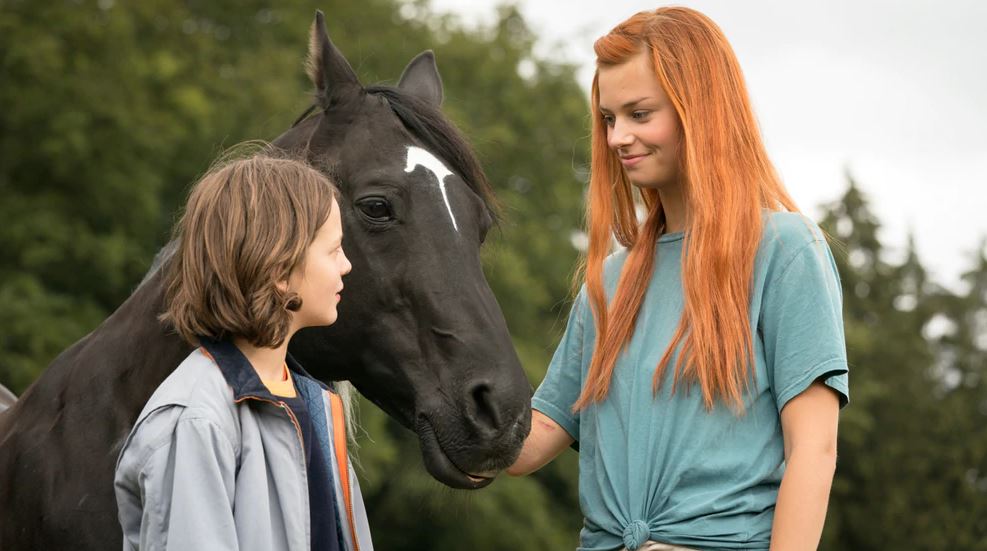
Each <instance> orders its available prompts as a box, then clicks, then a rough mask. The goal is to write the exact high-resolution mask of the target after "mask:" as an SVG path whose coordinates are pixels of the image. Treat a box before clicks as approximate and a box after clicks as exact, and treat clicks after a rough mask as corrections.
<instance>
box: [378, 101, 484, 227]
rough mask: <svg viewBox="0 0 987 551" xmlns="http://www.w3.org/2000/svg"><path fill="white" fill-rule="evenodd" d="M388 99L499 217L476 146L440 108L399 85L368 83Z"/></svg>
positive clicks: (412, 129)
mask: <svg viewBox="0 0 987 551" xmlns="http://www.w3.org/2000/svg"><path fill="white" fill-rule="evenodd" d="M364 91H365V92H366V93H368V94H373V95H375V96H378V97H380V98H383V99H384V100H385V101H387V104H388V105H389V106H390V107H391V110H392V111H393V112H394V114H395V115H397V117H398V119H400V120H401V122H402V123H403V124H404V126H405V128H407V129H408V131H409V132H411V134H412V135H413V136H415V137H416V138H418V139H419V140H421V141H422V143H423V144H424V145H425V147H426V149H428V150H430V151H431V152H432V153H433V154H435V155H436V156H438V157H439V158H440V159H442V160H444V161H445V162H447V163H449V164H450V165H451V166H452V169H453V171H454V172H455V173H457V174H459V175H460V176H461V177H462V178H463V179H464V180H465V181H466V185H467V186H469V188H470V189H471V190H472V191H473V193H475V194H476V195H477V196H478V197H480V199H482V200H483V204H484V206H485V207H486V209H487V212H488V213H489V214H490V216H491V218H493V219H494V220H498V219H499V210H500V209H499V206H498V205H497V202H496V200H495V199H494V194H493V189H492V188H491V187H490V181H489V180H487V176H486V174H484V172H483V168H481V166H480V161H479V159H478V158H477V156H476V152H475V151H474V150H473V146H472V145H471V144H470V143H469V141H468V140H467V139H466V138H465V137H464V136H463V134H462V133H461V132H460V131H459V129H457V128H456V127H455V126H453V125H452V123H450V122H449V119H447V118H446V116H445V114H443V113H442V111H441V110H439V109H438V107H434V106H432V105H431V104H429V103H427V102H425V101H423V100H421V99H418V97H416V96H414V95H412V94H409V93H408V92H406V91H404V90H402V89H401V88H398V87H396V86H368V87H367V88H365V89H364Z"/></svg>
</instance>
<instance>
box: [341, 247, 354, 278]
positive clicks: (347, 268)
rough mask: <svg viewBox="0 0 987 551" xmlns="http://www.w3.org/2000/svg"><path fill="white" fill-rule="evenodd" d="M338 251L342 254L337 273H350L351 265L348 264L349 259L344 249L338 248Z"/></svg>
mask: <svg viewBox="0 0 987 551" xmlns="http://www.w3.org/2000/svg"><path fill="white" fill-rule="evenodd" d="M339 252H340V253H342V256H343V266H342V269H340V270H339V273H340V274H341V275H346V274H348V273H350V270H352V269H353V265H352V264H350V259H349V258H347V257H346V251H343V250H342V249H340V251H339Z"/></svg>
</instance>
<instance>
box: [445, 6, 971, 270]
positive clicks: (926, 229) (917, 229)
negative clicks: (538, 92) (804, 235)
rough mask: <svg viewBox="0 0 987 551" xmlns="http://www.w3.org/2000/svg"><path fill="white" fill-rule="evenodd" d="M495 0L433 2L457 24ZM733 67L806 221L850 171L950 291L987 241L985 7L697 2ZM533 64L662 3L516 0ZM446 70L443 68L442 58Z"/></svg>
mask: <svg viewBox="0 0 987 551" xmlns="http://www.w3.org/2000/svg"><path fill="white" fill-rule="evenodd" d="M499 3H500V2H498V1H497V0H432V5H433V7H434V8H435V9H436V10H437V11H440V12H453V13H456V14H458V15H460V16H461V17H462V18H463V20H464V22H465V23H466V24H468V25H469V24H473V25H475V24H478V23H483V22H488V21H490V20H491V19H492V18H493V17H494V13H495V7H496V6H497V5H498V4H499ZM678 4H679V5H685V6H689V7H693V8H696V9H698V10H700V11H702V12H704V13H705V14H707V15H709V16H710V17H711V18H712V19H713V20H714V21H716V22H717V23H718V24H719V25H720V27H721V28H722V29H723V31H724V33H725V34H726V36H727V38H728V39H729V40H730V42H731V44H732V45H733V47H734V50H735V51H736V53H737V56H738V58H739V59H740V64H741V67H742V68H743V70H744V73H745V75H746V77H747V83H748V87H749V90H750V93H751V96H752V100H753V102H754V108H755V110H756V114H757V116H758V119H759V121H760V123H761V128H762V131H763V133H764V138H765V142H766V143H767V147H768V152H769V153H770V155H771V157H772V159H773V160H774V162H775V164H776V166H777V167H778V169H779V171H780V172H781V175H782V177H783V178H784V180H785V183H786V185H787V186H788V188H789V190H790V191H791V192H792V195H793V196H794V198H795V200H796V202H797V203H798V205H799V206H800V207H801V208H802V209H803V211H805V212H807V213H809V214H810V215H812V216H813V217H818V208H817V207H818V205H819V204H820V203H823V202H826V201H831V200H833V199H836V198H838V197H839V195H840V194H841V193H842V192H843V191H844V190H845V187H846V184H845V182H846V179H845V176H844V174H845V172H846V171H849V172H850V173H851V174H852V175H853V176H854V178H855V179H856V180H857V181H858V183H859V185H860V187H861V188H862V189H863V190H864V192H865V193H866V194H867V195H868V197H869V198H870V200H871V204H872V206H873V208H874V210H875V211H876V213H877V215H878V217H879V218H880V220H881V221H882V222H883V223H884V231H883V233H882V234H881V237H882V239H883V241H884V242H885V243H886V244H888V245H891V246H892V247H896V248H898V249H899V251H900V249H901V248H903V246H904V243H905V241H906V238H907V234H908V232H909V231H911V232H913V233H914V235H915V239H916V242H917V244H918V249H919V254H920V256H921V258H922V260H923V262H924V264H925V265H926V267H927V268H928V269H929V270H930V271H931V272H932V276H933V278H934V279H935V280H936V281H939V282H940V283H944V284H947V285H949V286H950V287H955V286H956V282H957V280H958V276H959V274H960V273H961V272H962V271H964V270H965V269H967V268H968V267H970V266H971V265H972V259H971V256H972V254H973V252H974V251H975V250H976V248H977V246H978V245H979V243H980V242H981V239H982V238H983V237H985V236H987V31H985V22H987V2H984V1H976V0H967V1H962V0H955V1H941V2H932V1H919V0H911V1H905V2H902V1H897V2H892V1H866V0H861V1H856V2H853V1H848V0H827V1H826V2H807V1H791V2H782V1H775V2H769V1H765V0H746V1H744V2H738V1H736V0H695V1H685V2H679V3H678ZM518 5H519V7H520V9H521V11H522V13H523V14H524V15H525V19H526V20H527V21H528V23H529V25H530V26H531V27H532V29H533V31H534V32H535V34H536V35H537V36H538V37H539V44H538V47H537V53H538V55H539V57H543V58H549V59H558V60H566V61H573V62H577V63H579V64H580V66H581V67H582V69H581V71H580V81H581V83H582V84H583V86H584V88H585V89H587V90H588V89H589V84H590V81H591V79H592V72H593V60H594V56H593V53H592V45H593V41H594V40H595V39H596V38H597V37H599V36H600V35H602V34H604V33H606V32H607V31H608V30H609V29H610V28H612V27H613V26H614V25H616V24H617V23H619V22H620V21H622V20H623V19H626V18H627V17H628V16H630V15H631V14H633V13H634V12H637V11H641V10H645V9H654V8H655V7H658V6H659V5H662V4H659V3H653V2H640V1H636V2H635V1H629V0H592V1H590V0H569V1H567V2H550V1H548V0H520V1H519V2H518ZM439 64H440V68H441V60H439Z"/></svg>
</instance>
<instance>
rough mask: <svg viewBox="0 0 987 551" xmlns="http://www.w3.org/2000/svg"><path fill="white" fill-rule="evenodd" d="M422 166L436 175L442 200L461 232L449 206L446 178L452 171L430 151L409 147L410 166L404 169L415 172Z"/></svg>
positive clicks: (457, 230)
mask: <svg viewBox="0 0 987 551" xmlns="http://www.w3.org/2000/svg"><path fill="white" fill-rule="evenodd" d="M418 165H421V166H423V167H425V168H426V169H427V170H430V171H432V174H435V178H436V179H437V180H438V181H439V190H440V191H441V192H442V200H443V201H445V203H446V210H447V211H449V218H450V219H451V220H452V227H453V228H456V232H457V233H458V232H459V225H458V224H456V217H455V215H453V214H452V207H451V206H449V196H448V195H446V183H445V178H446V176H452V171H451V170H449V169H448V168H446V165H444V164H443V163H442V161H440V160H439V159H438V158H437V157H436V156H435V155H432V154H431V153H429V152H428V151H425V150H424V149H422V148H420V147H415V146H413V145H410V146H408V164H407V166H405V167H404V171H405V172H414V170H415V167H417V166H418Z"/></svg>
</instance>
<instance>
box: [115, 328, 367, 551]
mask: <svg viewBox="0 0 987 551" xmlns="http://www.w3.org/2000/svg"><path fill="white" fill-rule="evenodd" d="M204 347H205V350H204V349H203V348H199V349H197V350H195V351H194V352H192V354H190V355H189V356H188V358H186V359H185V361H184V362H182V364H181V365H180V366H179V367H178V368H177V369H176V370H175V371H174V372H173V373H172V374H171V375H170V376H169V377H168V378H167V379H165V381H164V382H163V383H161V386H159V387H158V389H157V390H156V391H155V392H154V395H153V396H151V399H150V400H149V401H148V403H147V405H146V406H145V407H144V410H143V411H142V412H141V414H140V417H138V419H137V422H136V424H135V425H134V428H133V429H132V431H131V433H130V436H129V437H128V438H127V441H126V443H125V444H124V446H123V449H122V451H121V452H120V457H119V459H118V460H117V468H116V478H115V481H114V486H115V490H116V498H117V506H118V508H119V514H120V524H121V526H122V528H123V548H124V550H133V549H141V550H142V551H152V550H159V549H161V550H165V549H170V550H183V551H185V550H193V549H206V550H210V551H219V550H243V551H252V550H257V551H260V550H264V551H310V549H311V547H312V546H311V541H310V537H311V529H310V522H311V521H310V513H309V501H308V500H309V494H308V471H307V469H306V464H305V455H304V448H303V443H302V441H301V432H300V429H299V428H298V425H297V423H296V421H295V419H294V416H293V415H292V414H290V410H289V409H288V408H287V406H286V405H284V404H283V403H282V402H280V401H279V400H278V399H277V397H275V396H273V395H272V394H270V392H269V391H268V390H267V388H266V387H265V386H264V385H263V383H261V381H260V378H259V377H258V376H257V374H256V372H254V370H253V369H252V368H251V367H250V365H249V362H247V360H246V358H245V357H244V356H243V355H242V354H241V353H240V352H239V350H238V349H237V348H236V347H235V346H234V345H232V344H231V343H226V342H210V341H204ZM288 366H289V369H291V370H292V375H293V376H294V378H295V380H296V382H297V386H298V388H299V391H300V395H301V396H302V397H303V398H304V399H305V401H306V404H307V406H308V409H309V414H310V415H311V418H312V423H313V435H314V436H315V439H316V440H318V442H317V443H316V442H313V443H312V445H320V446H321V447H322V451H323V457H326V458H329V462H330V463H331V472H332V478H333V486H334V488H333V489H334V495H335V498H336V499H335V504H336V511H337V523H338V526H339V527H340V529H341V531H342V536H343V538H342V539H343V540H344V545H345V548H346V550H347V551H356V550H357V549H359V551H372V550H373V544H372V543H371V541H370V529H369V527H368V524H367V515H366V509H365V508H364V504H363V498H362V496H361V494H360V487H359V483H358V482H357V478H356V475H355V474H354V472H353V470H352V468H351V467H350V466H349V461H345V463H346V465H345V466H344V471H343V472H344V476H346V477H347V482H348V485H349V488H350V496H349V498H350V499H349V500H347V499H345V497H344V495H343V491H342V487H343V484H342V481H341V479H340V465H339V461H338V460H337V457H339V456H338V455H337V453H336V450H334V449H333V442H334V436H335V434H334V431H336V430H339V429H338V428H335V429H334V427H333V425H334V423H333V422H332V410H331V406H330V391H329V390H328V389H327V388H326V387H325V386H324V385H322V383H320V382H318V381H316V380H315V379H313V378H311V377H310V376H309V375H308V374H307V373H305V372H304V370H302V369H301V367H300V366H299V365H298V364H297V363H295V362H294V360H293V359H291V358H290V357H289V358H288ZM337 421H338V420H337ZM336 425H337V427H339V426H341V423H338V422H337V423H336ZM339 441H340V442H345V440H344V439H340V440H339ZM341 453H342V457H346V456H345V451H342V452H341ZM348 509H349V510H350V511H351V514H349V515H348V514H347V513H348ZM348 517H349V518H348ZM354 532H355V534H354Z"/></svg>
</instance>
